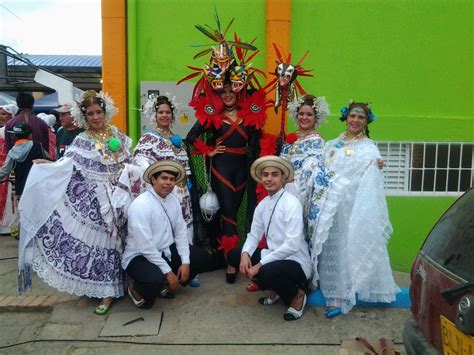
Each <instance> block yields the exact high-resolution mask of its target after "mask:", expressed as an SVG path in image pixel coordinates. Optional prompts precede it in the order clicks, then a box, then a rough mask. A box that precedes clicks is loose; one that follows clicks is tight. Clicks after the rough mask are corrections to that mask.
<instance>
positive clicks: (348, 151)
mask: <svg viewBox="0 0 474 355" xmlns="http://www.w3.org/2000/svg"><path fill="white" fill-rule="evenodd" d="M347 135H348V133H347V131H345V132H344V133H343V134H342V138H341V140H340V141H339V142H337V143H336V148H341V147H342V146H347V145H348V144H349V143H351V142H352V141H354V140H356V139H361V138H363V137H364V136H365V134H364V132H363V131H361V132H359V133H358V134H356V135H355V136H353V137H352V138H349V139H348V140H346V139H347ZM345 152H346V155H347V156H348V157H350V156H351V155H352V154H353V153H354V149H352V148H351V147H346V149H345Z"/></svg>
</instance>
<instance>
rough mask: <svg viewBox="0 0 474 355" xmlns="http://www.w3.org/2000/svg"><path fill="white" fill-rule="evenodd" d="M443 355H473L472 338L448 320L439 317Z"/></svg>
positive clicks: (473, 338) (473, 340)
mask: <svg viewBox="0 0 474 355" xmlns="http://www.w3.org/2000/svg"><path fill="white" fill-rule="evenodd" d="M439 318H440V323H441V337H442V339H443V354H447V355H472V354H474V337H472V336H470V335H467V334H464V333H463V332H461V331H460V330H458V329H457V328H456V326H455V325H454V324H453V322H451V321H450V320H449V319H447V318H445V317H443V316H440V317H439Z"/></svg>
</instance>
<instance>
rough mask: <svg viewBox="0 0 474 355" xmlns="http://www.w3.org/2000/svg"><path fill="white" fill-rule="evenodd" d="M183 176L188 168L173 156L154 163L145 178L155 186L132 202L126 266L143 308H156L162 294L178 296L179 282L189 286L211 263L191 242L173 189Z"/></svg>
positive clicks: (131, 290) (132, 289) (132, 291)
mask: <svg viewBox="0 0 474 355" xmlns="http://www.w3.org/2000/svg"><path fill="white" fill-rule="evenodd" d="M184 176H185V171H184V168H183V167H182V166H181V165H180V164H178V163H176V162H173V161H166V160H164V161H159V162H156V163H154V164H152V165H150V166H149V167H148V169H147V170H146V171H145V173H144V174H143V178H144V180H145V181H146V182H147V183H149V184H151V186H152V189H148V190H147V191H145V192H144V193H142V194H141V195H140V196H138V197H137V198H136V199H135V200H134V201H133V202H132V203H131V205H130V207H129V208H128V235H127V237H126V239H125V250H124V253H123V256H122V267H123V268H124V270H126V272H127V273H128V275H129V276H130V278H131V279H132V283H131V284H130V285H129V287H128V294H129V296H130V298H131V299H132V301H133V303H134V304H135V306H137V307H139V308H151V307H152V306H153V303H154V302H155V299H156V297H158V296H160V297H162V298H173V297H174V293H172V292H174V291H175V290H176V288H177V287H178V284H181V285H183V286H185V285H186V284H187V283H188V281H189V280H192V279H193V278H194V277H195V276H196V274H200V273H202V272H204V271H206V269H207V266H208V263H209V255H208V254H207V253H206V252H205V251H204V250H202V249H200V248H197V247H194V246H192V245H191V246H190V245H189V244H188V237H187V229H186V223H185V222H184V219H183V216H182V213H181V206H180V204H179V201H178V199H177V198H176V197H175V196H174V195H173V194H171V191H173V188H174V186H175V184H176V183H177V182H179V181H180V180H181V179H182V178H183V177H184Z"/></svg>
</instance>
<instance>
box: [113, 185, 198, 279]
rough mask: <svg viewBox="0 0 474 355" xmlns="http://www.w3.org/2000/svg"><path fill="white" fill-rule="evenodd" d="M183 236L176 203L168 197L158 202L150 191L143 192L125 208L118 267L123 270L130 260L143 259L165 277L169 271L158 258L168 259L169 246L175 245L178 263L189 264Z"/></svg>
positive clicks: (178, 208)
mask: <svg viewBox="0 0 474 355" xmlns="http://www.w3.org/2000/svg"><path fill="white" fill-rule="evenodd" d="M165 210H166V213H167V214H168V216H169V219H168V217H167V216H166V213H165ZM170 220H171V223H172V226H171V224H170ZM173 232H174V237H173ZM186 233H187V230H186V223H185V222H184V219H183V215H182V213H181V206H180V204H179V201H178V199H177V198H176V197H175V196H174V195H172V194H169V195H168V196H166V198H162V197H160V196H159V195H158V194H157V193H156V192H155V191H154V190H153V189H149V190H147V191H145V192H144V193H142V194H141V195H140V196H138V197H137V198H136V199H135V200H134V201H133V202H132V203H131V204H130V207H129V208H128V235H127V238H126V239H125V250H124V252H123V255H122V267H123V268H124V269H126V268H127V266H128V264H129V263H130V261H131V260H132V259H133V258H135V257H136V256H139V255H143V256H144V257H145V258H147V259H148V261H149V262H151V263H153V264H155V265H156V266H158V267H159V268H160V270H161V271H162V272H163V273H164V274H166V273H168V272H170V271H171V268H170V267H169V265H168V263H167V262H166V260H165V259H163V257H162V254H163V253H164V254H165V255H170V251H169V247H170V246H171V245H172V244H173V243H176V249H177V250H178V254H179V256H180V257H181V262H182V263H183V264H189V244H188V236H187V234H186Z"/></svg>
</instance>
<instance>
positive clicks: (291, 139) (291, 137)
mask: <svg viewBox="0 0 474 355" xmlns="http://www.w3.org/2000/svg"><path fill="white" fill-rule="evenodd" d="M297 139H298V136H297V135H296V133H294V132H293V133H290V134H288V135H287V136H286V143H288V144H293V143H295V142H296V140H297Z"/></svg>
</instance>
